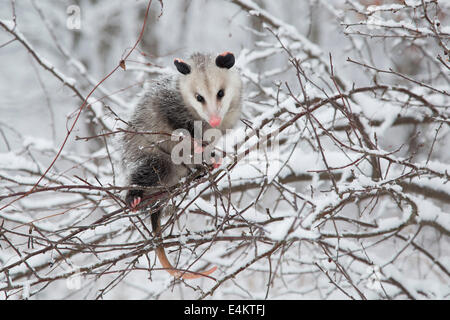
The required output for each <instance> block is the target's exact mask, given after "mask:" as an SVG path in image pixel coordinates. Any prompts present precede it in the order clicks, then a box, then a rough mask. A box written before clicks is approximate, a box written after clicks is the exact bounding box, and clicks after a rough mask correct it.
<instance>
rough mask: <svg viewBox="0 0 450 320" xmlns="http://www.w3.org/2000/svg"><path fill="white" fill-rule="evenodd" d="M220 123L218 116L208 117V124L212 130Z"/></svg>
mask: <svg viewBox="0 0 450 320" xmlns="http://www.w3.org/2000/svg"><path fill="white" fill-rule="evenodd" d="M221 122H222V119H221V118H220V117H219V116H215V115H214V116H211V117H209V124H210V125H211V127H213V128H215V127H218V126H220V123H221Z"/></svg>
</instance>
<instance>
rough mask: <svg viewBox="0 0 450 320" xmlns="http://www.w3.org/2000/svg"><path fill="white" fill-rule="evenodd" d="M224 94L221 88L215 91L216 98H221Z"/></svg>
mask: <svg viewBox="0 0 450 320" xmlns="http://www.w3.org/2000/svg"><path fill="white" fill-rule="evenodd" d="M224 95H225V92H224V91H223V90H222V89H220V90H219V91H218V92H217V98H219V99H222V98H223V96H224Z"/></svg>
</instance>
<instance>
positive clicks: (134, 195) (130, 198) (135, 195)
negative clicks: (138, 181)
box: [125, 190, 144, 212]
mask: <svg viewBox="0 0 450 320" xmlns="http://www.w3.org/2000/svg"><path fill="white" fill-rule="evenodd" d="M143 195H144V192H143V191H142V190H130V191H128V193H127V196H126V197H125V202H126V204H127V206H128V207H129V208H130V209H131V211H133V212H136V211H137V206H138V205H139V203H141V201H142V197H143Z"/></svg>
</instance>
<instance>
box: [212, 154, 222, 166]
mask: <svg viewBox="0 0 450 320" xmlns="http://www.w3.org/2000/svg"><path fill="white" fill-rule="evenodd" d="M222 160H223V159H222V158H217V159H216V158H214V157H212V158H211V163H212V166H213V168H214V169H217V168H219V167H220V166H221V165H222Z"/></svg>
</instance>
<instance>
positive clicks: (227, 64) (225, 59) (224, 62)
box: [216, 51, 235, 69]
mask: <svg viewBox="0 0 450 320" xmlns="http://www.w3.org/2000/svg"><path fill="white" fill-rule="evenodd" d="M234 61H235V60H234V55H233V54H232V53H231V52H228V51H227V52H224V53H221V54H219V55H218V56H217V58H216V66H218V67H219V68H227V69H230V68H231V67H232V66H234Z"/></svg>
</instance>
